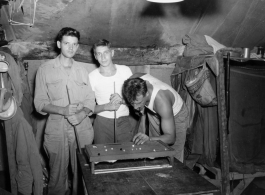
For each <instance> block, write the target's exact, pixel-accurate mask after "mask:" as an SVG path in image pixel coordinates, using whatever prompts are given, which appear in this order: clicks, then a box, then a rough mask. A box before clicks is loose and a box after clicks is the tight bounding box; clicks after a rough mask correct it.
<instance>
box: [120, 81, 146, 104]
mask: <svg viewBox="0 0 265 195" xmlns="http://www.w3.org/2000/svg"><path fill="white" fill-rule="evenodd" d="M146 92H147V85H146V82H145V80H143V79H141V78H131V79H127V80H126V81H125V82H124V84H123V87H122V94H123V96H124V98H125V99H126V101H127V102H128V103H130V104H133V102H134V101H135V100H136V97H137V96H138V95H143V96H145V95H146Z"/></svg>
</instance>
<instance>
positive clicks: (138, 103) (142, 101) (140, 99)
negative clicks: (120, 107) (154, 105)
mask: <svg viewBox="0 0 265 195" xmlns="http://www.w3.org/2000/svg"><path fill="white" fill-rule="evenodd" d="M146 102H147V94H146V95H145V96H143V95H142V94H141V95H138V96H136V100H135V101H134V102H132V103H131V105H132V106H133V108H134V109H135V110H137V111H139V112H141V113H142V112H143V111H144V107H145V105H146ZM142 114H143V113H142Z"/></svg>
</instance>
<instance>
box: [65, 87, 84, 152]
mask: <svg viewBox="0 0 265 195" xmlns="http://www.w3.org/2000/svg"><path fill="white" fill-rule="evenodd" d="M66 91H67V96H68V100H69V104H71V99H70V95H69V89H68V86H67V85H66ZM72 126H73V128H74V132H75V137H76V143H77V148H78V151H79V153H80V154H82V150H81V147H80V140H79V136H78V133H77V131H76V128H75V125H72Z"/></svg>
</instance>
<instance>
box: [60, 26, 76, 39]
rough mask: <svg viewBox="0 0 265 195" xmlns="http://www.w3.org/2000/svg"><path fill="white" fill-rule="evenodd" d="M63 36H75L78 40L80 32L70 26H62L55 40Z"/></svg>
mask: <svg viewBox="0 0 265 195" xmlns="http://www.w3.org/2000/svg"><path fill="white" fill-rule="evenodd" d="M63 36H71V37H76V38H77V39H78V41H79V40H80V33H79V32H78V31H77V30H75V29H73V28H70V27H64V28H62V29H61V30H60V31H59V33H58V35H57V37H56V41H60V42H61V41H62V39H63Z"/></svg>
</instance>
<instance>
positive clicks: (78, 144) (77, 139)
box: [66, 85, 88, 194]
mask: <svg viewBox="0 0 265 195" xmlns="http://www.w3.org/2000/svg"><path fill="white" fill-rule="evenodd" d="M66 91H67V96H68V100H69V104H71V99H70V95H69V89H68V86H67V85H66ZM72 126H73V128H74V132H75V137H76V143H77V148H78V151H79V153H80V154H82V150H81V147H80V140H79V136H78V133H77V131H76V128H75V125H72ZM76 158H77V156H76ZM82 182H83V185H84V191H85V192H84V193H85V194H88V193H87V188H86V184H85V180H84V176H83V175H82Z"/></svg>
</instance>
